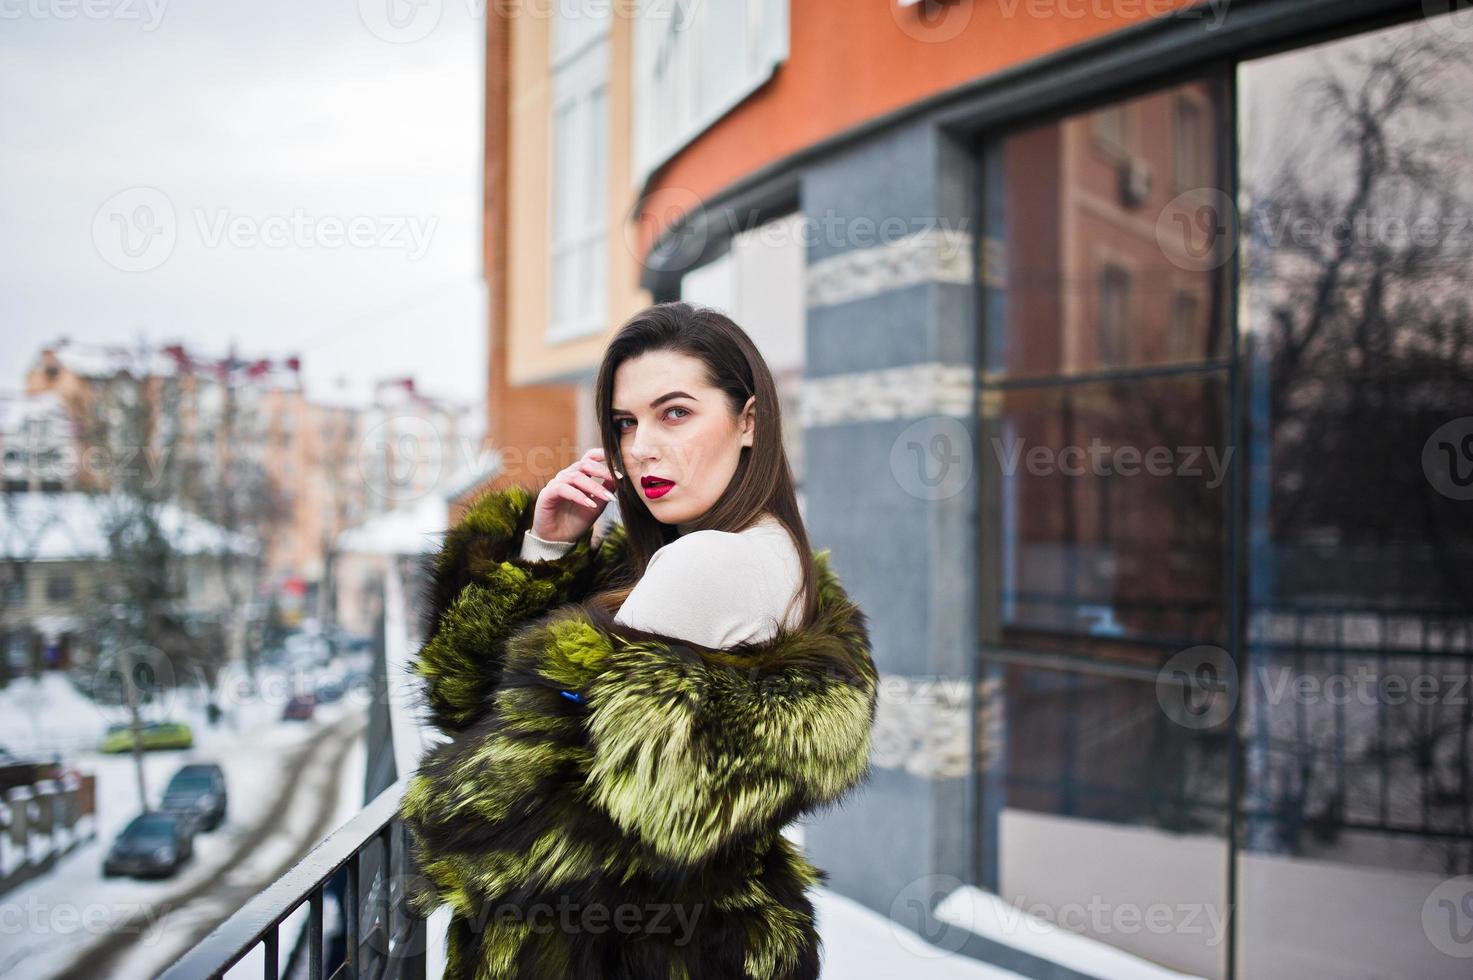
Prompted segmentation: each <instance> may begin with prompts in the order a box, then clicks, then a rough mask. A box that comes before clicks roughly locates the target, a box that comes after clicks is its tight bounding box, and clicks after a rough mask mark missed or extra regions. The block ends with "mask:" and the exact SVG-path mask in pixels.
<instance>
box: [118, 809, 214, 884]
mask: <svg viewBox="0 0 1473 980" xmlns="http://www.w3.org/2000/svg"><path fill="white" fill-rule="evenodd" d="M192 857H194V836H193V831H192V830H191V825H190V821H189V820H188V819H187V818H185V817H182V816H180V815H179V814H176V813H163V812H161V811H158V810H149V811H147V812H146V813H140V814H139V815H138V816H136V817H134V818H133V819H132V821H130V822H129V824H128V826H127V827H125V828H123V832H122V833H121V834H119V835H118V837H117V840H115V841H113V845H112V847H111V848H109V849H108V852H107V857H105V858H103V860H102V876H103V877H104V878H111V877H113V876H114V875H131V876H132V877H135V878H144V877H161V878H167V877H169V876H170V875H172V874H174V872H176V871H178V870H179V868H180V866H181V865H183V864H184V863H185V862H186V861H188V860H189V859H190V858H192Z"/></svg>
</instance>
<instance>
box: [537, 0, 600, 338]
mask: <svg viewBox="0 0 1473 980" xmlns="http://www.w3.org/2000/svg"><path fill="white" fill-rule="evenodd" d="M609 17H610V11H609V6H608V4H605V3H598V2H589V0H583V2H582V3H581V4H573V5H568V4H559V5H558V9H557V16H556V17H555V18H554V19H553V24H552V73H553V80H552V82H553V104H552V132H551V138H552V147H551V153H550V159H551V160H552V189H551V193H552V221H551V226H552V249H551V275H550V282H549V284H548V285H549V288H548V294H549V300H550V309H549V312H548V339H549V340H551V341H559V340H569V339H572V338H575V337H582V336H586V335H588V334H590V333H596V332H598V331H600V330H602V329H604V328H605V327H606V326H607V323H606V322H605V321H606V316H605V312H606V310H607V301H606V294H607V292H608V290H607V282H608V254H607V253H608V242H607V230H608V218H607V215H606V211H607V210H608V204H607V202H608V186H607V185H608V162H609V149H608V78H609V41H608V36H609Z"/></svg>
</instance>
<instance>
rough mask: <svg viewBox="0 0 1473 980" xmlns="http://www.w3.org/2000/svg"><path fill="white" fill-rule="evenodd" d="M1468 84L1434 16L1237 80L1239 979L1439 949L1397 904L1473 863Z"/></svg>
mask: <svg viewBox="0 0 1473 980" xmlns="http://www.w3.org/2000/svg"><path fill="white" fill-rule="evenodd" d="M1470 75H1473V70H1470V64H1469V52H1468V50H1467V49H1466V47H1456V46H1452V45H1450V44H1448V43H1447V39H1446V38H1445V36H1444V34H1443V32H1442V31H1441V30H1439V28H1438V26H1437V24H1436V23H1435V21H1420V22H1417V23H1415V24H1409V25H1407V26H1404V27H1399V28H1396V29H1393V30H1388V31H1381V32H1377V33H1375V34H1370V35H1365V36H1359V37H1355V38H1351V39H1348V40H1344V41H1339V42H1335V43H1332V44H1327V45H1322V46H1320V47H1318V48H1316V49H1313V50H1310V51H1299V52H1294V53H1292V54H1288V55H1283V56H1279V57H1275V58H1270V59H1264V60H1261V61H1255V62H1251V63H1247V64H1244V65H1243V66H1242V67H1241V70H1240V74H1239V85H1240V91H1241V93H1242V94H1241V101H1240V104H1241V109H1242V114H1243V118H1242V131H1243V133H1244V136H1245V141H1244V158H1243V166H1242V180H1243V185H1244V186H1243V190H1244V193H1243V194H1242V199H1243V200H1245V201H1246V202H1248V205H1249V206H1248V209H1247V210H1246V211H1245V213H1244V214H1243V216H1242V219H1243V220H1242V224H1243V232H1244V235H1243V242H1242V249H1243V257H1242V258H1243V270H1244V271H1243V299H1244V305H1243V320H1242V329H1243V332H1244V334H1245V336H1246V339H1247V340H1248V342H1249V343H1248V347H1247V351H1246V356H1247V361H1246V363H1247V365H1248V372H1249V379H1250V387H1249V395H1248V399H1247V404H1246V406H1245V412H1246V416H1247V420H1248V425H1249V427H1250V431H1251V435H1252V437H1253V439H1254V440H1256V441H1257V443H1258V444H1260V445H1262V446H1263V447H1264V448H1263V451H1262V452H1260V453H1257V454H1255V455H1254V457H1253V458H1254V465H1253V466H1252V468H1251V469H1250V471H1249V485H1248V486H1249V539H1248V540H1249V545H1250V550H1249V555H1248V561H1249V569H1250V575H1249V577H1248V587H1249V593H1248V594H1249V608H1248V624H1247V642H1248V646H1249V660H1250V663H1251V664H1252V671H1251V676H1250V678H1249V681H1250V683H1248V684H1247V685H1245V688H1244V696H1245V704H1244V709H1245V710H1244V712H1243V718H1242V720H1241V726H1242V731H1243V736H1244V740H1245V763H1246V772H1245V785H1244V795H1243V798H1242V800H1241V801H1240V809H1241V813H1242V816H1243V820H1242V824H1241V826H1242V834H1241V846H1242V850H1241V851H1240V858H1239V869H1240V880H1241V882H1242V885H1243V921H1242V924H1241V928H1240V933H1239V948H1240V951H1241V957H1242V960H1241V962H1242V968H1241V972H1242V975H1244V976H1264V977H1291V976H1303V975H1306V974H1320V973H1325V972H1329V973H1338V972H1340V971H1341V969H1342V965H1343V964H1345V963H1351V962H1353V963H1355V964H1357V969H1364V970H1365V971H1367V975H1371V974H1376V975H1391V974H1393V973H1394V974H1397V975H1406V976H1435V975H1451V972H1449V971H1450V970H1451V967H1452V966H1453V965H1454V961H1452V960H1450V959H1448V958H1447V956H1446V955H1445V954H1444V953H1443V952H1442V951H1440V950H1439V949H1438V948H1437V943H1436V939H1435V936H1436V934H1437V933H1438V931H1439V930H1443V931H1447V930H1448V929H1450V928H1451V927H1452V926H1453V925H1455V923H1453V922H1450V921H1445V920H1443V919H1439V917H1438V916H1439V915H1440V914H1441V913H1440V912H1439V910H1438V909H1437V908H1436V906H1435V904H1434V905H1431V906H1429V908H1430V909H1431V911H1430V912H1428V913H1427V914H1426V915H1419V911H1420V910H1423V908H1424V902H1429V901H1431V899H1430V896H1432V895H1433V892H1434V891H1435V890H1436V889H1437V888H1439V887H1442V886H1443V885H1444V883H1445V882H1446V881H1447V880H1448V878H1449V876H1453V875H1463V874H1469V873H1470V872H1473V764H1470V749H1473V712H1470V710H1469V708H1468V707H1467V705H1468V703H1469V701H1468V699H1467V698H1466V697H1463V696H1461V695H1460V694H1459V693H1458V692H1459V691H1463V690H1466V689H1467V687H1468V686H1469V681H1470V662H1473V661H1470V657H1473V520H1470V519H1469V511H1468V507H1469V506H1470V504H1469V503H1468V502H1467V500H1466V499H1458V492H1457V490H1456V489H1455V488H1454V486H1453V485H1451V484H1450V483H1442V482H1441V480H1440V476H1441V474H1443V473H1446V474H1447V475H1449V476H1451V475H1452V474H1453V472H1454V470H1453V469H1451V468H1449V469H1443V468H1445V467H1452V468H1455V467H1458V466H1463V465H1466V466H1467V467H1469V468H1470V469H1473V452H1470V453H1467V459H1466V461H1465V460H1463V459H1461V458H1459V457H1460V456H1461V455H1463V453H1464V450H1463V448H1462V447H1461V445H1460V443H1459V438H1460V434H1461V432H1462V431H1463V428H1466V430H1467V431H1468V432H1470V433H1473V318H1470V316H1469V312H1468V311H1469V305H1468V273H1467V269H1468V264H1467V263H1468V260H1469V257H1470V243H1473V236H1469V235H1467V234H1458V233H1457V232H1456V229H1458V228H1460V227H1461V228H1467V227H1470V224H1469V216H1470V215H1473V200H1470V194H1469V192H1468V190H1467V186H1468V185H1467V182H1466V180H1465V177H1466V170H1467V163H1466V161H1467V160H1469V159H1473V112H1470V110H1469V108H1468V106H1467V100H1466V99H1465V98H1463V97H1462V96H1461V93H1462V92H1466V91H1467V89H1468V85H1469V82H1470V81H1473V78H1470ZM1459 420H1462V422H1460V421H1459ZM1449 426H1450V427H1451V428H1449ZM1460 426H1462V428H1460ZM1439 431H1441V432H1443V433H1445V434H1446V437H1445V441H1443V442H1442V445H1443V446H1446V447H1448V449H1450V450H1451V452H1449V453H1442V451H1441V450H1440V449H1439V446H1438V438H1439V437H1436V434H1437V433H1438V432H1439ZM1470 445H1473V443H1470ZM1331 892H1333V894H1335V895H1336V897H1337V899H1338V902H1337V904H1336V905H1334V906H1331V907H1328V908H1325V907H1323V897H1324V896H1325V895H1326V894H1328V893H1331ZM1454 898H1456V896H1454ZM1315 904H1320V905H1321V906H1322V907H1321V909H1320V910H1319V911H1317V912H1316V913H1315V914H1314V915H1308V914H1306V913H1305V912H1304V909H1305V908H1306V907H1309V906H1312V905H1315ZM1454 905H1456V902H1455V901H1454ZM1351 909H1354V910H1355V911H1354V912H1351V911H1350V910H1351ZM1408 910H1410V914H1408ZM1291 937H1292V941H1291ZM1451 937H1452V934H1451V933H1450V932H1448V934H1447V936H1445V937H1444V938H1447V939H1451ZM1429 939H1432V940H1433V942H1432V943H1429V942H1428V940H1429ZM1465 945H1466V944H1465Z"/></svg>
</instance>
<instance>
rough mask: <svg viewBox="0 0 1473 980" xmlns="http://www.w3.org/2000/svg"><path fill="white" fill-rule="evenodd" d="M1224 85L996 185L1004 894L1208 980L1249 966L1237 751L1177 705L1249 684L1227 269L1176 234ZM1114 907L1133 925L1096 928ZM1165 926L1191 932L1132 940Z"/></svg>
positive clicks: (997, 763)
mask: <svg viewBox="0 0 1473 980" xmlns="http://www.w3.org/2000/svg"><path fill="white" fill-rule="evenodd" d="M1224 88H1225V85H1223V84H1221V83H1215V82H1211V81H1200V82H1191V83H1187V84H1184V85H1181V86H1178V87H1177V88H1175V89H1173V90H1169V91H1165V92H1160V93H1156V94H1152V95H1149V96H1145V97H1142V98H1138V99H1134V100H1131V101H1129V102H1123V103H1120V104H1117V105H1114V106H1109V107H1106V108H1103V109H1100V110H1098V111H1094V112H1090V113H1083V114H1080V115H1076V116H1071V117H1069V118H1066V119H1063V120H1061V121H1059V122H1054V123H1049V124H1047V125H1044V126H1039V127H1035V128H1032V129H1029V130H1027V131H1024V132H1019V133H1015V134H1012V135H1010V136H1008V137H1006V138H1005V139H1003V140H1001V141H998V142H995V143H993V144H992V145H991V147H990V148H989V150H988V153H987V159H986V166H985V167H984V172H985V180H986V191H985V206H984V221H985V224H986V235H987V238H988V240H989V242H990V247H989V249H988V251H987V252H986V253H985V254H987V255H988V256H989V259H990V260H991V261H992V262H993V264H994V265H995V266H996V268H994V269H991V270H989V274H987V275H985V276H984V282H986V283H987V291H986V297H985V302H984V308H985V310H986V317H985V323H984V331H985V337H984V349H985V350H986V352H987V354H986V367H987V368H988V370H987V372H986V373H985V375H984V378H985V381H984V392H983V397H982V404H983V406H984V407H983V414H984V417H983V420H982V434H983V440H984V445H983V447H982V454H983V461H982V474H983V480H982V492H983V496H984V500H983V506H982V513H983V519H982V525H983V531H982V534H983V541H982V545H983V548H982V566H983V569H982V576H981V577H982V582H981V584H982V616H981V621H982V624H983V626H982V629H983V634H982V643H983V645H982V651H981V655H982V666H981V671H982V675H983V680H984V683H983V690H984V692H985V707H984V711H986V712H987V715H986V717H987V722H988V724H987V725H986V726H985V730H986V731H987V732H988V733H989V737H990V744H989V746H988V750H987V751H986V752H984V753H983V758H984V771H983V773H982V783H981V792H982V799H981V808H980V812H981V813H982V816H983V819H982V841H981V847H980V848H979V851H980V853H981V855H982V860H983V868H982V880H983V881H984V882H985V883H986V884H988V885H989V886H990V887H992V888H994V889H996V890H997V892H998V893H999V895H1000V896H1001V897H1002V898H1003V899H1004V900H1006V901H1009V902H1012V903H1014V904H1017V905H1020V906H1022V907H1024V908H1027V909H1030V910H1033V911H1035V912H1038V913H1040V914H1044V915H1046V916H1047V915H1051V916H1052V917H1053V918H1054V919H1055V921H1056V922H1058V924H1060V925H1063V926H1065V927H1067V928H1073V929H1076V930H1078V931H1082V932H1084V933H1085V934H1087V935H1090V936H1092V937H1094V938H1096V939H1100V940H1102V941H1104V942H1107V943H1110V944H1112V945H1114V946H1117V947H1120V948H1122V949H1124V950H1127V951H1129V952H1131V953H1134V954H1136V955H1138V956H1141V957H1143V958H1145V959H1149V960H1153V961H1155V962H1158V963H1161V964H1163V965H1166V966H1170V967H1173V968H1175V969H1179V970H1183V971H1186V972H1189V973H1192V974H1195V975H1202V976H1222V975H1223V971H1224V969H1225V959H1226V948H1227V938H1226V935H1225V930H1224V929H1223V928H1221V926H1222V924H1223V923H1224V922H1225V918H1226V912H1227V908H1228V897H1227V868H1228V866H1229V848H1228V839H1227V835H1228V830H1229V812H1230V806H1229V795H1228V785H1229V766H1230V762H1231V756H1230V748H1231V745H1230V741H1231V740H1230V735H1229V729H1228V726H1227V724H1225V723H1224V722H1225V719H1223V718H1220V717H1219V718H1213V717H1210V715H1209V716H1204V717H1200V718H1199V717H1198V716H1196V715H1190V714H1183V713H1173V712H1171V711H1167V710H1164V709H1163V702H1165V703H1166V704H1168V705H1169V704H1171V703H1172V702H1173V699H1175V700H1181V698H1182V694H1183V686H1184V685H1189V684H1190V683H1191V682H1192V680H1193V679H1194V678H1195V677H1196V672H1197V671H1198V670H1200V669H1220V668H1223V667H1225V666H1227V663H1226V656H1227V655H1226V653H1225V650H1224V648H1225V647H1226V645H1227V644H1228V638H1229V615H1230V608H1229V601H1228V587H1227V581H1228V580H1227V565H1226V561H1227V555H1228V550H1229V548H1228V545H1229V540H1230V537H1229V503H1230V499H1231V482H1230V476H1231V467H1232V465H1233V463H1234V462H1235V461H1234V459H1233V452H1232V447H1231V444H1230V430H1229V407H1230V390H1229V377H1230V375H1229V371H1228V367H1227V364H1226V361H1225V360H1224V357H1223V355H1224V354H1225V352H1226V349H1227V345H1226V344H1225V343H1224V340H1223V329H1222V317H1221V314H1220V313H1219V310H1220V308H1221V304H1222V297H1223V296H1224V295H1225V294H1226V292H1225V290H1226V287H1225V279H1226V273H1225V271H1224V269H1223V268H1222V266H1221V265H1218V266H1217V267H1211V266H1205V267H1204V266H1203V265H1202V264H1201V263H1192V262H1184V261H1175V259H1176V256H1175V254H1174V253H1168V252H1166V251H1164V250H1163V249H1162V247H1161V245H1160V244H1159V242H1158V236H1157V230H1156V228H1157V224H1156V220H1155V219H1156V215H1158V214H1160V213H1162V212H1163V211H1165V210H1167V209H1168V208H1170V207H1171V206H1172V204H1171V202H1172V200H1173V198H1174V197H1176V196H1177V194H1178V192H1177V191H1176V189H1175V187H1174V186H1173V184H1172V182H1170V181H1167V180H1162V179H1157V178H1158V177H1165V176H1166V175H1169V174H1171V173H1172V172H1173V164H1174V163H1176V162H1179V161H1181V160H1182V157H1183V154H1184V153H1188V152H1189V153H1190V155H1191V160H1192V162H1191V164H1190V166H1192V167H1195V168H1197V169H1196V171H1195V172H1194V174H1193V176H1194V179H1200V178H1203V177H1210V176H1212V172H1213V171H1214V170H1215V166H1216V164H1215V161H1216V160H1217V159H1218V152H1219V147H1218V144H1217V143H1216V136H1215V134H1218V133H1220V132H1221V130H1222V122H1223V120H1222V113H1223V108H1222V107H1223V106H1224V105H1225V100H1224V98H1223V91H1224ZM1184 104H1186V105H1190V106H1192V107H1193V111H1195V112H1198V113H1200V114H1201V116H1200V117H1199V118H1195V119H1193V121H1192V122H1191V123H1189V127H1190V128H1189V129H1188V130H1187V131H1185V132H1180V131H1178V127H1179V126H1180V124H1181V122H1182V119H1183V114H1182V110H1181V106H1182V105H1184ZM1209 168H1211V169H1209ZM1146 175H1150V176H1146ZM1191 650H1196V651H1202V654H1201V655H1200V656H1198V657H1197V661H1194V662H1192V663H1188V664H1185V665H1183V664H1181V663H1180V662H1179V658H1177V654H1178V653H1180V652H1181V651H1191ZM1193 656H1197V655H1193ZM1174 658H1177V659H1175V660H1174ZM1198 661H1200V662H1198ZM1163 678H1164V680H1162V679H1163ZM1183 678H1184V679H1183ZM1186 693H1192V692H1190V691H1187V692H1186ZM1205 697H1206V698H1207V699H1208V701H1209V706H1211V702H1212V699H1214V698H1215V697H1216V695H1214V694H1213V692H1211V691H1208V692H1205ZM1183 718H1185V719H1186V720H1188V721H1191V722H1193V723H1192V724H1181V723H1179V721H1180V720H1181V719H1183ZM1199 721H1200V722H1203V723H1197V722H1199ZM1091 902H1093V903H1095V904H1096V905H1097V906H1099V907H1101V908H1103V909H1105V910H1106V911H1107V912H1108V913H1110V914H1106V915H1104V916H1096V917H1089V916H1085V917H1083V918H1080V917H1078V916H1075V915H1072V914H1071V913H1072V910H1074V909H1076V908H1078V907H1082V906H1087V905H1089V904H1090V903H1091ZM1145 909H1169V910H1170V915H1171V916H1173V917H1174V918H1175V919H1176V920H1177V921H1176V922H1175V925H1176V926H1177V928H1153V929H1144V928H1142V929H1132V930H1121V929H1118V928H1114V927H1112V923H1114V922H1118V921H1121V920H1120V919H1119V917H1118V915H1117V913H1129V912H1130V911H1131V910H1145ZM1188 909H1191V910H1195V911H1194V912H1192V913H1191V915H1192V921H1191V922H1187V921H1184V920H1185V918H1186V917H1187V915H1188V912H1187V910H1188ZM1212 923H1216V924H1217V925H1218V926H1219V927H1218V928H1212V927H1211V924H1212ZM1170 925H1171V923H1168V926H1170ZM1194 926H1201V928H1193V927H1194Z"/></svg>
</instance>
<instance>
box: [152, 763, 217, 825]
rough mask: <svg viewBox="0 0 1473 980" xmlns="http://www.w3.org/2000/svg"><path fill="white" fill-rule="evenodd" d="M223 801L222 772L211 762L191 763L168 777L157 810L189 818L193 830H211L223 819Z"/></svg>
mask: <svg viewBox="0 0 1473 980" xmlns="http://www.w3.org/2000/svg"><path fill="white" fill-rule="evenodd" d="M227 803H228V800H227V796H226V793H225V773H224V771H223V770H221V768H220V767H219V766H218V765H216V764H215V763H213V762H191V763H190V764H189V765H186V766H182V767H180V769H179V771H178V772H176V773H174V778H173V779H171V780H169V785H168V788H167V789H165V790H164V799H163V802H162V803H161V804H160V806H159V809H161V810H163V811H164V812H165V813H177V814H179V815H181V816H184V817H187V818H189V819H190V820H192V821H194V824H195V827H196V828H197V829H200V830H214V829H215V828H216V827H218V826H220V824H221V823H222V822H223V821H224V820H225V810H226V805H227Z"/></svg>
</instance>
